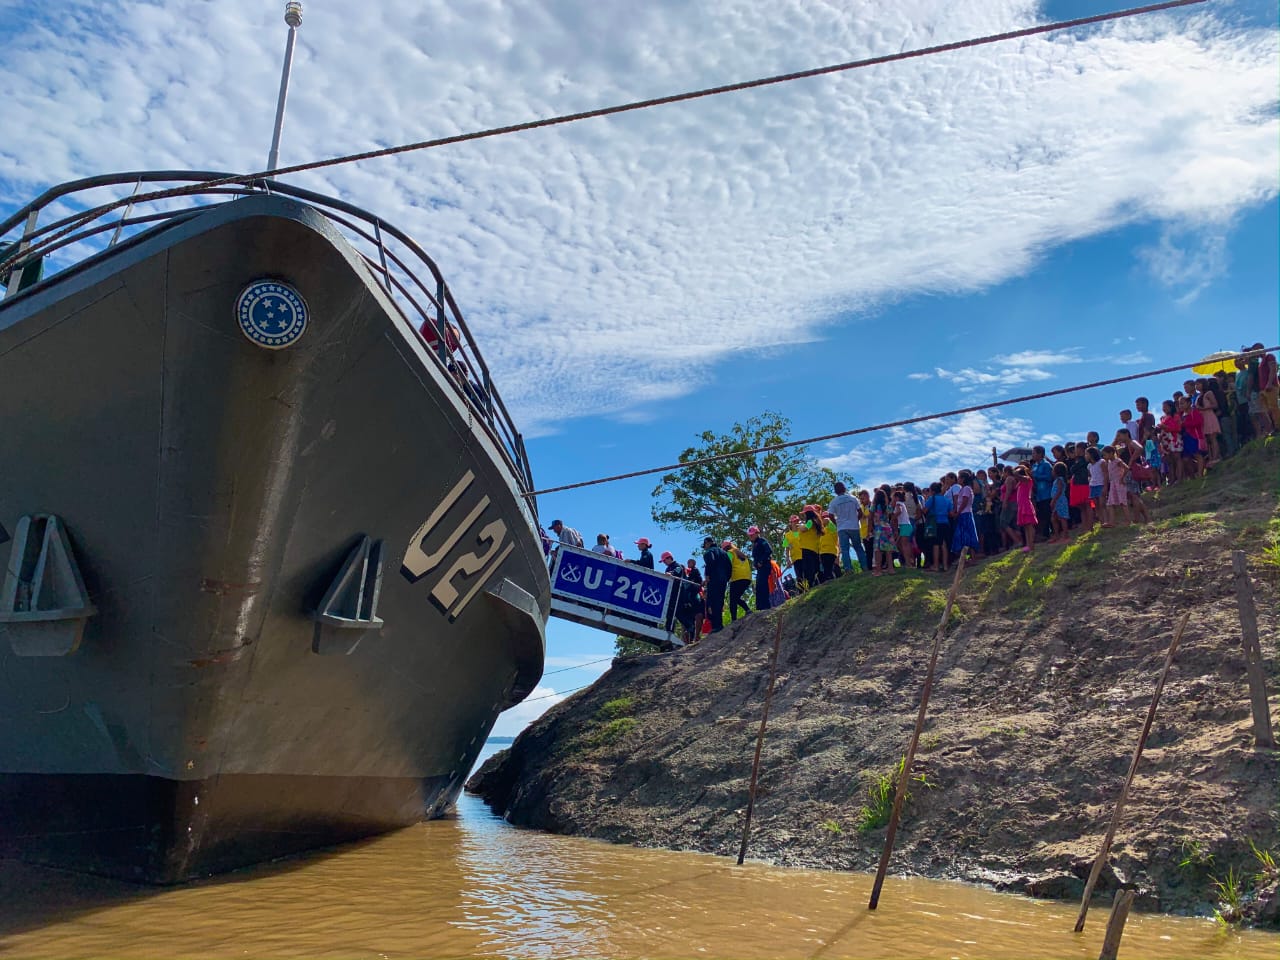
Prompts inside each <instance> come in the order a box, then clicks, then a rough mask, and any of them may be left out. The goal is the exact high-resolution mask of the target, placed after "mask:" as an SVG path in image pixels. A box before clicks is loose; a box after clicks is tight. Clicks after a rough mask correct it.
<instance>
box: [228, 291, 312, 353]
mask: <svg viewBox="0 0 1280 960" xmlns="http://www.w3.org/2000/svg"><path fill="white" fill-rule="evenodd" d="M236 318H237V319H238V320H239V321H240V330H241V332H242V333H243V334H244V335H245V336H246V337H248V338H249V339H250V340H252V341H253V342H254V343H256V344H257V345H258V346H260V347H266V348H267V349H268V350H283V349H284V348H285V347H288V346H291V345H292V344H295V343H297V342H298V340H299V338H301V336H302V334H303V333H304V332H306V329H307V305H306V303H305V302H303V299H302V296H301V295H300V294H299V293H298V291H297V290H295V289H293V287H291V286H289V285H288V284H287V283H279V282H277V281H274V280H256V281H254V282H253V283H251V284H249V286H247V287H245V288H244V292H243V293H242V294H240V299H239V300H237V301H236Z"/></svg>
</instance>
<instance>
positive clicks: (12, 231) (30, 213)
mask: <svg viewBox="0 0 1280 960" xmlns="http://www.w3.org/2000/svg"><path fill="white" fill-rule="evenodd" d="M231 176H234V174H227V173H218V172H212V171H182V170H161V171H134V172H130V173H117V174H106V175H103V176H97V177H88V178H86V179H83V180H74V181H71V182H69V183H64V184H61V185H60V186H57V187H53V188H51V189H50V190H48V191H46V192H45V193H44V194H42V195H41V196H39V197H37V198H36V199H35V200H33V201H32V202H31V203H29V204H27V205H26V206H25V207H22V208H21V209H20V210H18V211H16V212H15V213H13V214H12V215H10V216H9V217H8V218H7V219H5V220H3V221H2V222H0V291H3V294H4V300H0V305H3V303H5V302H6V301H8V300H11V299H13V298H15V297H18V296H24V295H27V294H29V293H32V292H34V291H35V290H38V289H40V288H41V287H42V286H44V285H45V284H47V283H49V282H51V280H52V279H53V278H54V277H60V276H63V275H65V274H67V273H68V272H70V271H79V270H82V269H84V268H86V267H88V266H89V265H90V264H92V263H93V262H96V261H97V260H99V259H101V258H102V257H105V256H107V255H108V254H110V253H111V252H112V250H113V248H116V247H122V246H129V245H132V244H133V243H136V242H137V241H138V240H140V239H141V238H142V237H143V236H144V235H145V236H150V235H153V234H154V233H155V232H156V231H158V230H166V229H171V228H173V227H174V226H177V225H178V224H181V223H185V222H186V221H188V220H190V219H192V218H193V217H196V216H198V215H199V214H200V213H202V212H204V211H205V210H206V209H207V208H208V207H209V206H210V205H213V204H217V203H225V202H228V201H231V200H237V199H240V198H242V197H246V196H254V195H261V194H279V195H281V196H285V197H290V198H292V199H295V200H298V201H300V202H302V203H305V204H307V205H308V206H311V207H313V208H316V209H318V210H319V211H320V212H321V213H323V215H324V216H325V217H326V218H327V219H328V220H329V221H330V222H331V223H333V224H334V225H335V226H336V227H337V228H338V229H339V231H340V232H341V233H342V234H343V236H344V237H346V239H347V240H348V242H350V243H351V245H352V247H353V248H354V249H355V250H356V252H357V253H358V254H359V255H360V256H361V257H362V258H363V259H364V261H365V264H366V265H367V266H368V267H369V271H370V274H371V275H372V277H373V279H374V281H375V282H376V283H377V284H378V285H379V286H380V287H381V288H382V290H383V292H384V293H385V294H386V295H387V297H388V299H389V300H390V301H391V302H392V303H393V304H394V305H395V308H396V310H397V312H398V313H399V317H400V320H401V321H402V322H403V323H404V324H405V325H406V326H407V327H409V328H410V331H411V332H412V333H413V334H414V335H415V336H419V337H421V333H420V330H421V329H422V328H424V327H427V328H429V329H430V330H431V331H432V332H433V333H434V337H431V338H423V339H425V342H426V343H427V345H428V348H429V349H428V350H427V353H429V354H430V355H431V356H432V358H433V361H434V362H435V363H436V364H437V365H438V366H439V368H440V369H441V370H442V371H443V372H444V373H445V374H446V379H447V380H448V382H449V384H450V385H451V388H452V389H453V390H454V391H455V393H457V394H458V395H459V396H460V397H461V398H462V400H463V401H464V402H465V403H466V404H467V406H468V407H469V408H470V409H471V410H472V411H473V412H474V413H475V414H476V415H477V417H478V422H480V423H483V424H484V427H485V428H486V429H487V430H488V431H489V432H490V434H491V435H492V436H493V438H494V439H495V440H496V441H497V443H498V446H499V448H500V449H501V450H502V454H503V456H504V458H505V459H506V460H507V464H508V466H509V467H510V468H511V470H512V471H513V473H514V474H515V476H516V481H517V486H518V487H519V488H520V491H521V493H525V494H527V493H531V492H532V491H533V489H534V485H533V474H532V471H531V470H530V467H529V460H528V456H527V454H526V452H525V445H524V437H523V436H522V435H521V433H520V431H519V430H517V429H516V426H515V421H514V420H513V419H512V417H511V414H510V412H509V411H508V410H507V406H506V404H505V403H503V401H502V397H501V396H500V395H499V393H498V391H497V389H496V388H495V387H494V384H493V378H492V376H491V375H490V372H489V366H488V364H487V363H485V360H484V357H483V355H482V354H481V353H480V349H479V347H478V346H477V344H476V340H475V337H474V336H473V335H472V332H471V328H470V327H469V326H468V325H467V322H466V320H465V319H464V318H463V316H462V311H461V310H460V309H459V308H458V304H457V302H456V301H455V300H454V297H453V293H452V292H451V291H450V290H449V286H448V284H447V283H445V280H444V276H443V274H442V273H441V272H440V269H439V267H437V266H436V263H435V261H433V260H432V259H431V258H430V257H429V256H427V254H426V252H425V251H424V250H423V249H422V248H421V247H420V246H419V245H418V244H417V242H416V241H414V240H413V239H412V238H411V237H409V236H408V235H407V234H406V233H404V232H403V231H402V230H400V229H399V228H397V227H395V226H394V225H392V224H390V223H387V222H386V221H385V220H383V219H382V218H381V217H378V216H375V215H374V214H372V213H369V212H368V211H367V210H364V209H362V208H360V207H358V206H356V205H355V204H351V203H347V202H346V201H344V200H338V199H336V198H334V197H327V196H325V195H323V194H319V193H316V192H314V191H311V190H306V189H303V188H301V187H296V186H293V185H291V184H286V183H280V182H279V181H275V180H255V181H251V182H247V183H243V184H221V185H219V186H216V187H204V188H202V187H201V186H200V184H201V183H203V182H206V181H211V180H225V179H227V178H228V177H231ZM143 184H165V185H173V186H181V185H186V186H185V187H184V188H183V192H182V193H181V195H178V196H171V197H165V198H159V199H154V200H149V201H145V202H140V203H136V204H135V203H134V202H133V197H136V196H138V195H139V193H140V192H141V191H142V185H143ZM121 187H126V188H131V191H132V192H131V193H130V194H129V195H128V196H127V197H123V198H122V197H120V196H119V194H120V188H121ZM119 199H126V200H127V201H128V202H127V203H126V205H125V206H124V207H122V208H116V209H113V210H109V211H104V212H101V213H97V210H96V208H97V207H100V206H104V205H106V204H107V203H108V202H109V201H115V200H119ZM144 199H145V198H144ZM91 212H92V213H96V214H97V215H95V216H93V217H92V218H87V217H86V215H87V214H88V213H91ZM49 218H52V219H49ZM42 219H43V220H45V221H46V222H45V223H44V224H43V225H41V220H42ZM423 267H425V268H426V273H427V279H424V277H423V276H422V268H423ZM526 499H527V500H528V501H529V506H530V509H531V510H533V511H535V512H536V509H537V508H536V504H535V503H534V500H533V498H532V497H528V498H526Z"/></svg>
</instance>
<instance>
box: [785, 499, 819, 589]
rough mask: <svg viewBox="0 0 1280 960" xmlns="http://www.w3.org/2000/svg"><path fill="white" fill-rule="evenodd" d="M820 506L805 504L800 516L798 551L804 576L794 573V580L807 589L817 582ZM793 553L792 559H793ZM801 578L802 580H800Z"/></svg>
mask: <svg viewBox="0 0 1280 960" xmlns="http://www.w3.org/2000/svg"><path fill="white" fill-rule="evenodd" d="M821 509H822V508H821V507H815V506H814V505H813V504H811V503H810V504H806V505H805V508H804V515H803V516H802V517H801V518H800V551H801V556H802V557H803V558H804V560H803V564H804V576H803V578H802V577H801V575H800V573H799V572H797V573H796V582H797V583H800V584H801V587H800V588H801V589H802V590H804V589H808V588H809V587H812V586H817V583H818V569H819V566H820V564H819V560H818V556H819V554H818V550H819V546H820V545H821V543H822V516H821ZM794 559H795V558H794V555H793V557H792V560H793V561H794ZM802 579H803V582H801V581H802Z"/></svg>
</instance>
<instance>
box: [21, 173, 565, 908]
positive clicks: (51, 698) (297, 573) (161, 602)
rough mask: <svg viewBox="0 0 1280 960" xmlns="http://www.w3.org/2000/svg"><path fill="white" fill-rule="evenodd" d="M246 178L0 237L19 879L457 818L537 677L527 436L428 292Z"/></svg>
mask: <svg viewBox="0 0 1280 960" xmlns="http://www.w3.org/2000/svg"><path fill="white" fill-rule="evenodd" d="M229 179H230V177H229V175H226V174H221V173H217V172H188V171H156V172H130V173H123V174H116V175H104V176H99V177H93V178H88V179H84V180H79V181H75V182H71V183H66V184H62V185H60V186H57V187H54V188H52V189H50V190H48V191H47V192H46V193H45V194H44V195H42V196H40V197H39V198H37V199H36V200H34V201H32V202H31V203H30V204H28V205H27V206H25V207H23V208H22V209H20V210H18V211H16V212H15V213H14V214H13V215H12V216H10V217H9V218H8V219H6V220H5V221H4V222H3V223H0V278H2V279H3V281H4V292H5V294H6V295H5V296H4V298H3V299H2V300H0V410H3V411H4V413H3V429H0V464H3V470H2V471H0V557H3V558H4V561H5V568H4V576H3V582H2V583H0V856H3V857H10V858H18V859H22V860H25V861H29V862H35V863H43V864H50V865H55V866H59V867H66V868H71V869H75V870H80V871H87V872H92V873H100V874H106V875H111V876H116V877H121V878H125V879H128V880H132V881H140V882H147V883H160V884H167V883H177V882H183V881H187V880H190V879H192V878H196V877H202V876H207V875H210V874H215V873H219V872H222V871H226V870H231V869H235V868H238V867H241V866H244V865H247V864H253V863H258V862H261V861H266V860H272V859H275V858H279V857H283V856H287V855H291V854H295V853H298V852H300V851H304V850H310V849H315V848H319V847H326V846H330V845H334V844H339V843H343V842H347V841H350V840H354V839H357V838H361V837H367V836H371V835H374V834H378V833H381V832H384V831H388V830H393V829H398V828H402V827H405V826H408V825H411V824H414V823H417V822H420V821H421V820H423V819H424V818H431V817H434V816H439V815H441V814H443V813H445V812H447V811H448V809H449V808H450V806H451V804H452V803H453V801H454V799H455V798H456V797H457V794H458V792H459V790H460V789H461V787H462V784H463V781H464V779H465V778H466V775H467V773H468V771H469V770H470V768H471V766H472V764H473V762H474V761H475V758H476V756H477V754H478V752H479V751H480V749H481V747H482V746H483V744H484V741H485V738H486V737H487V735H488V733H489V731H490V730H491V729H492V727H493V725H494V722H495V720H496V719H497V717H498V715H499V713H500V712H501V711H503V710H504V709H507V708H509V707H511V706H513V705H514V704H516V703H518V702H520V701H521V700H522V699H523V698H525V697H527V696H528V694H529V693H530V691H531V690H532V689H533V688H534V686H535V685H536V684H537V683H538V681H539V679H540V677H541V675H542V670H543V662H544V655H545V636H546V623H547V618H548V615H549V610H550V586H549V579H548V570H547V564H546V559H545V555H544V548H543V540H542V538H541V536H540V530H539V527H538V521H537V514H536V509H537V506H536V501H535V500H534V498H533V497H532V496H531V494H532V493H533V491H534V484H533V479H532V474H531V472H530V468H529V463H528V457H527V454H526V451H525V445H524V440H523V437H522V436H521V434H520V433H519V431H518V430H517V429H516V427H515V425H514V422H513V420H512V418H511V416H510V414H509V412H508V411H507V408H506V406H505V405H504V403H503V401H502V399H501V397H500V396H499V394H498V392H497V390H496V389H495V386H494V384H493V381H492V378H491V376H490V373H489V368H488V366H487V364H486V363H485V361H484V358H483V356H482V354H481V353H480V351H479V348H478V346H477V343H476V340H475V338H474V337H473V336H472V332H471V330H470V329H469V327H468V326H467V324H466V322H465V320H464V318H463V316H462V314H461V311H460V310H459V308H458V305H457V303H456V302H455V300H454V297H453V295H452V293H451V291H450V289H449V287H448V286H447V284H446V283H445V280H444V278H443V276H442V274H441V272H440V270H439V268H438V267H437V265H436V264H435V263H434V262H433V261H432V260H431V258H430V257H428V256H427V254H426V253H425V252H424V251H423V250H422V249H421V248H420V247H419V246H418V244H417V243H416V242H414V240H413V239H412V238H411V237H410V236H409V235H408V234H406V233H404V232H403V231H401V230H399V229H398V228H396V227H395V226H393V225H391V224H389V223H387V222H386V221H385V220H383V219H382V218H380V217H379V216H376V215H375V214H373V213H370V212H367V211H365V210H363V209H361V208H359V207H357V206H355V205H353V204H351V203H348V202H346V201H343V200H340V199H337V198H333V197H327V196H324V195H321V194H318V193H315V192H312V191H307V190H304V189H301V188H299V187H296V186H292V185H289V184H286V183H283V182H277V181H275V180H255V181H250V182H240V183H238V184H237V183H228V182H227V181H228V180H229ZM158 188H164V189H166V190H169V191H170V195H168V196H164V197H162V198H156V199H150V200H148V196H150V195H151V194H154V193H155V192H158ZM130 190H132V191H133V193H134V195H135V196H136V197H137V198H138V202H137V203H136V204H135V203H130V204H129V205H128V206H124V207H115V208H114V209H112V210H111V211H110V212H100V211H101V210H102V207H101V206H98V207H95V206H94V205H95V204H100V201H101V200H102V198H103V197H104V195H105V196H108V197H111V198H118V199H123V198H124V197H126V196H128V194H129V191H130ZM148 191H150V192H151V194H149V193H148Z"/></svg>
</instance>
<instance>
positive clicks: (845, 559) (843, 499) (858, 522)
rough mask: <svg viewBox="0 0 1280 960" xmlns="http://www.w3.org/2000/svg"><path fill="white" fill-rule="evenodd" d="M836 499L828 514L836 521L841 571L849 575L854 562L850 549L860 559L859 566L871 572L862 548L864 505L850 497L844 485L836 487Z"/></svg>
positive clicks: (838, 484)
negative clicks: (850, 548) (850, 555)
mask: <svg viewBox="0 0 1280 960" xmlns="http://www.w3.org/2000/svg"><path fill="white" fill-rule="evenodd" d="M835 491H836V495H835V499H833V500H832V501H831V503H830V505H828V507H827V513H829V514H831V516H833V517H834V518H835V521H836V533H837V535H838V536H839V538H840V569H842V570H843V571H844V572H845V573H849V572H851V571H852V569H853V562H852V561H851V560H850V559H849V547H850V546H852V547H853V552H854V554H855V555H856V556H857V558H858V565H859V566H860V567H861V568H862V569H863V570H870V569H871V567H870V565H869V564H868V563H867V552H866V550H864V549H863V547H862V513H863V509H862V504H861V503H859V502H858V498H857V497H851V496H849V494H848V492H847V491H846V487H845V485H844V484H843V483H837V484H836V485H835Z"/></svg>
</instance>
